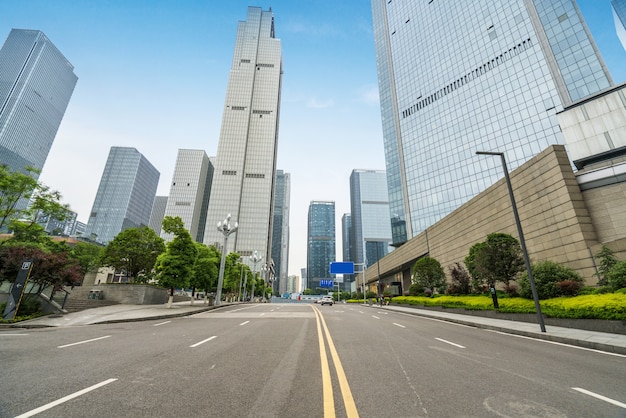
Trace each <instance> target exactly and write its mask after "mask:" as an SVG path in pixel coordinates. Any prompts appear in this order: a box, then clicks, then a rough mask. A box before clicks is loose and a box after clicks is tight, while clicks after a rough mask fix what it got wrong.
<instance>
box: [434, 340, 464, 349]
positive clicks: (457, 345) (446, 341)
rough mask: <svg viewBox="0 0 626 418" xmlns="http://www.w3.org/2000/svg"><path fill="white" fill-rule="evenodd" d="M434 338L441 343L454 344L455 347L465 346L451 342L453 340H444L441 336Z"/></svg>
mask: <svg viewBox="0 0 626 418" xmlns="http://www.w3.org/2000/svg"><path fill="white" fill-rule="evenodd" d="M435 340H437V341H441V342H442V343H446V344H450V345H453V346H455V347H459V348H465V347H464V346H462V345H459V344H455V343H453V342H451V341H448V340H444V339H443V338H435Z"/></svg>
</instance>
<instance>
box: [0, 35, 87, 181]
mask: <svg viewBox="0 0 626 418" xmlns="http://www.w3.org/2000/svg"><path fill="white" fill-rule="evenodd" d="M77 80H78V77H76V75H75V74H74V67H73V66H72V64H70V62H69V61H68V60H67V59H66V58H65V57H64V56H63V54H61V52H59V50H58V49H57V48H56V47H55V46H54V45H53V44H52V42H50V40H49V39H48V38H47V37H46V35H44V34H43V32H41V31H38V30H23V29H13V30H11V32H10V33H9V36H8V38H7V39H6V41H5V43H4V45H3V46H2V49H0V164H6V165H7V166H9V168H10V169H11V170H13V171H20V172H23V173H25V172H26V170H25V169H26V167H27V166H30V167H33V168H36V169H38V170H41V169H42V168H43V166H44V163H45V162H46V158H48V153H49V152H50V147H51V146H52V142H53V141H54V137H55V136H56V133H57V130H58V129H59V125H60V124H61V120H62V119H63V115H64V113H65V109H66V108H67V105H68V103H69V101H70V98H71V97H72V92H73V91H74V86H75V85H76V81H77ZM35 177H38V176H35Z"/></svg>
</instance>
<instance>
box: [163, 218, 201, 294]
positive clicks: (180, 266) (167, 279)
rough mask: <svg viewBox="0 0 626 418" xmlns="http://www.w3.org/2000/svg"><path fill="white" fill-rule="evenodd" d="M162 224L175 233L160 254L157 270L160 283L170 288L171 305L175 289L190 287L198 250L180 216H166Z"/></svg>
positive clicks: (165, 229) (167, 230) (169, 231)
mask: <svg viewBox="0 0 626 418" xmlns="http://www.w3.org/2000/svg"><path fill="white" fill-rule="evenodd" d="M162 225H163V231H164V232H166V233H168V234H173V235H174V238H173V239H172V240H171V241H170V242H168V243H167V246H166V248H165V252H164V253H162V254H160V255H159V256H158V258H157V260H156V265H155V270H156V272H157V281H158V282H159V284H160V285H161V286H163V287H166V288H169V289H170V301H169V302H168V306H171V302H172V296H173V290H174V289H175V288H187V287H189V283H190V280H191V277H192V276H193V270H194V269H193V267H194V264H195V261H196V256H197V252H198V250H197V249H196V245H195V242H194V240H193V238H191V234H190V233H189V231H187V230H186V229H185V225H184V224H183V221H182V219H181V218H180V217H179V216H176V217H171V216H166V217H165V218H164V219H163V224H162Z"/></svg>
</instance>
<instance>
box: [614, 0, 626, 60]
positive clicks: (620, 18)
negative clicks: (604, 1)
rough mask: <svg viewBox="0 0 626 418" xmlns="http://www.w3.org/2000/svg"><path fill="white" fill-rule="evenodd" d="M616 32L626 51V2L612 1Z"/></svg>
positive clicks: (620, 0)
mask: <svg viewBox="0 0 626 418" xmlns="http://www.w3.org/2000/svg"><path fill="white" fill-rule="evenodd" d="M611 6H613V18H614V19H615V31H616V32H617V37H618V38H619V40H620V42H621V43H622V46H623V47H624V49H626V0H611Z"/></svg>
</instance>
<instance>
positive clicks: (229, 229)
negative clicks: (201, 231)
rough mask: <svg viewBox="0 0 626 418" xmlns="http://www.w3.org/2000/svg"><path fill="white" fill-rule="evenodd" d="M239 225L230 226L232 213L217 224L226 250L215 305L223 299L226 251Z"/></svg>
mask: <svg viewBox="0 0 626 418" xmlns="http://www.w3.org/2000/svg"><path fill="white" fill-rule="evenodd" d="M238 226H239V224H238V223H237V222H235V226H231V225H230V213H229V214H228V216H227V217H226V219H224V221H220V222H218V223H217V230H218V231H220V232H221V233H222V234H223V235H224V248H222V261H221V262H220V274H219V277H218V279H217V292H216V293H215V305H220V304H221V299H222V285H223V283H224V266H225V265H226V251H227V248H228V236H229V235H230V234H232V233H234V232H235V231H237V227H238Z"/></svg>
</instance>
